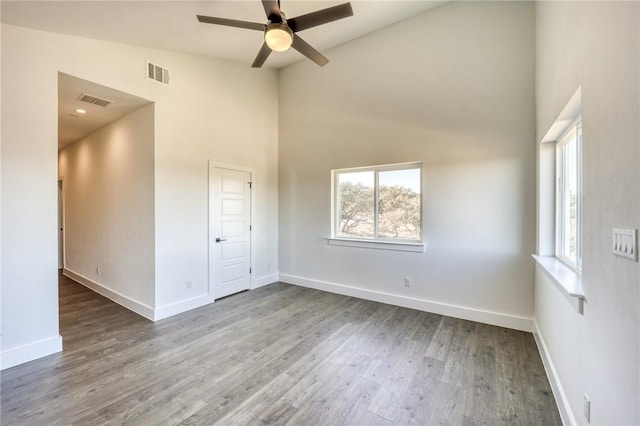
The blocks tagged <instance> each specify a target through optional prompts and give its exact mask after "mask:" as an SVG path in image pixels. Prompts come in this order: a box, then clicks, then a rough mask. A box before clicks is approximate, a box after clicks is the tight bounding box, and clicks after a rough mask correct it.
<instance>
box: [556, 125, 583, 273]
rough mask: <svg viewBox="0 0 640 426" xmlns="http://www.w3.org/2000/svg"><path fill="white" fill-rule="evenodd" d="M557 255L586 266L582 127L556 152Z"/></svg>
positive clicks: (564, 138)
mask: <svg viewBox="0 0 640 426" xmlns="http://www.w3.org/2000/svg"><path fill="white" fill-rule="evenodd" d="M556 171H557V178H558V185H557V202H556V206H557V209H556V210H557V212H556V255H557V256H558V257H559V258H560V259H561V260H563V261H564V262H565V263H567V264H569V265H570V266H572V267H574V268H576V269H580V268H581V266H582V124H581V122H580V120H579V119H578V121H577V122H576V123H575V124H574V125H572V126H571V127H570V128H569V129H568V130H567V132H565V134H564V135H563V136H562V137H561V138H560V139H559V142H558V147H557V152H556Z"/></svg>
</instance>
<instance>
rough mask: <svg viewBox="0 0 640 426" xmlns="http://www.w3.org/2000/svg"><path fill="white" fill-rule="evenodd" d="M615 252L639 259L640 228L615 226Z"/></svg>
mask: <svg viewBox="0 0 640 426" xmlns="http://www.w3.org/2000/svg"><path fill="white" fill-rule="evenodd" d="M613 254H615V255H616V256H622V257H627V258H629V259H631V260H634V261H636V262H637V261H638V230H637V229H626V228H613Z"/></svg>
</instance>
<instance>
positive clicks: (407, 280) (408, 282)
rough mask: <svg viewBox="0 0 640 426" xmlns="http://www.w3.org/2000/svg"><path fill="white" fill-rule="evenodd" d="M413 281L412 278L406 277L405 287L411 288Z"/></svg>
mask: <svg viewBox="0 0 640 426" xmlns="http://www.w3.org/2000/svg"><path fill="white" fill-rule="evenodd" d="M412 281H413V280H412V279H411V278H410V277H404V286H405V287H411V283H412Z"/></svg>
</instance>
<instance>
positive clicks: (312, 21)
mask: <svg viewBox="0 0 640 426" xmlns="http://www.w3.org/2000/svg"><path fill="white" fill-rule="evenodd" d="M262 6H264V11H265V13H266V14H267V19H268V20H269V21H268V22H267V23H266V24H259V23H257V22H248V21H238V20H235V19H226V18H216V17H213V16H203V15H197V17H198V21H200V22H203V23H206V24H217V25H226V26H228V27H236V28H245V29H248V30H257V31H263V32H264V43H263V44H262V48H261V49H260V51H259V52H258V56H256V59H255V60H254V61H253V64H252V65H251V66H252V67H253V68H260V67H261V66H262V64H264V62H265V61H266V60H267V58H268V57H269V55H270V54H271V52H272V51H274V50H275V51H276V52H284V51H285V50H287V49H289V47H293V48H294V49H296V50H297V51H298V52H300V53H302V54H303V55H304V56H306V57H307V58H309V59H311V60H312V61H313V62H315V63H316V64H318V65H320V66H321V67H322V66H325V65H326V64H327V63H328V62H329V59H327V58H326V57H325V56H323V55H322V53H320V52H318V51H317V50H316V49H314V48H313V47H311V46H310V45H309V44H308V43H307V42H306V41H304V40H303V39H301V38H300V37H299V36H298V35H297V34H296V33H297V32H298V31H302V30H306V29H309V28H313V27H317V26H318V25H322V24H327V23H329V22H333V21H337V20H338V19H342V18H347V17H349V16H353V9H352V8H351V3H344V4H340V5H337V6H333V7H328V8H326V9H322V10H318V11H315V12H311V13H307V14H305V15H300V16H297V17H295V18H291V19H287V18H286V17H285V14H284V13H283V12H282V10H280V0H262Z"/></svg>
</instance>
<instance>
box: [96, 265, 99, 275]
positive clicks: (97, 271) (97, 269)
mask: <svg viewBox="0 0 640 426" xmlns="http://www.w3.org/2000/svg"><path fill="white" fill-rule="evenodd" d="M96 275H100V267H99V266H98V267H97V268H96Z"/></svg>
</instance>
